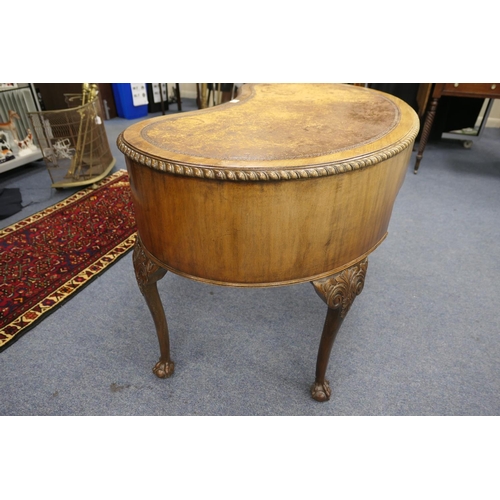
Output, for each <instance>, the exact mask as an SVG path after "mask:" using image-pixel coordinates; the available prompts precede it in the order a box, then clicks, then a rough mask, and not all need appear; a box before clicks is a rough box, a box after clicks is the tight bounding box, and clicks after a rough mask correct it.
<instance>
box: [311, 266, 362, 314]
mask: <svg viewBox="0 0 500 500" xmlns="http://www.w3.org/2000/svg"><path fill="white" fill-rule="evenodd" d="M367 269H368V259H364V260H362V261H361V262H359V263H357V264H355V265H354V266H351V267H348V268H347V269H344V270H343V271H342V272H340V273H338V274H334V275H333V276H329V277H327V278H323V279H321V280H317V281H313V282H312V284H313V286H314V289H315V290H316V292H317V293H318V294H319V296H320V297H321V298H322V299H323V300H324V301H325V302H326V304H327V305H328V307H329V308H330V309H340V317H341V318H345V316H346V315H347V313H348V312H349V309H350V308H351V305H352V303H353V302H354V299H355V298H356V296H357V295H359V294H360V293H361V292H362V290H363V286H364V284H365V276H366V270H367Z"/></svg>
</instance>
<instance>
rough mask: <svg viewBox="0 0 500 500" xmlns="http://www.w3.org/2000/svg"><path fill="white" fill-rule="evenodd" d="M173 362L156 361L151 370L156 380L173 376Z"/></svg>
mask: <svg viewBox="0 0 500 500" xmlns="http://www.w3.org/2000/svg"><path fill="white" fill-rule="evenodd" d="M174 367H175V365H174V362H173V361H161V360H160V361H158V363H156V365H155V366H154V368H153V373H154V374H155V375H156V376H157V377H158V378H168V377H170V376H171V375H173V374H174Z"/></svg>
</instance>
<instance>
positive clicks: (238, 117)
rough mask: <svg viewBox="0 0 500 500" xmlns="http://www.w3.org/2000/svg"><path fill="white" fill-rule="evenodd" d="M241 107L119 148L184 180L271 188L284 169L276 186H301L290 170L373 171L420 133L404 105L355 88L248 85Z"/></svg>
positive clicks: (130, 136)
mask: <svg viewBox="0 0 500 500" xmlns="http://www.w3.org/2000/svg"><path fill="white" fill-rule="evenodd" d="M292 94H293V99H291V95H292ZM235 101H237V102H229V103H226V104H223V105H221V106H217V107H214V108H208V109H202V110H199V111H195V112H191V113H189V114H181V115H169V116H161V117H157V118H153V119H150V120H147V122H139V123H137V124H135V125H132V126H131V127H129V128H128V129H127V130H126V131H125V132H124V133H123V134H122V136H120V138H119V148H120V150H121V151H122V152H123V153H124V154H125V155H126V156H129V157H130V158H131V159H133V160H134V161H137V162H139V163H142V164H144V165H146V166H149V167H151V168H154V169H157V170H163V171H168V172H170V173H173V174H177V175H186V176H195V177H205V178H220V179H227V180H257V179H258V180H264V178H263V177H265V176H267V175H270V174H273V173H274V172H273V171H275V170H277V169H279V172H277V173H276V175H275V176H274V177H273V178H275V177H276V176H277V177H279V178H282V179H283V178H286V177H289V178H294V176H293V175H292V176H290V175H288V174H286V175H283V169H284V170H287V169H292V168H294V169H297V168H299V169H300V168H301V167H302V168H307V169H311V167H313V168H314V167H316V166H321V168H327V169H328V167H335V168H330V169H329V170H328V171H325V172H323V171H319V172H316V173H314V174H313V175H314V176H316V175H320V176H323V175H332V174H335V173H341V172H343V171H346V170H352V169H355V168H363V167H364V166H368V165H373V164H374V163H378V162H379V161H383V160H385V159H386V158H387V157H390V156H393V155H394V154H397V153H399V152H400V151H401V150H402V149H405V148H406V147H407V146H408V144H409V143H410V142H412V141H413V139H414V137H415V135H416V131H417V129H416V128H414V130H410V133H408V132H409V130H408V121H411V119H410V120H408V117H407V116H406V115H405V116H404V117H403V116H402V114H401V109H400V106H399V100H398V99H397V98H395V97H393V96H389V95H387V94H383V93H377V92H374V91H369V90H368V89H364V88H360V87H354V86H351V85H342V84H336V85H330V84H304V85H300V86H297V85H294V84H279V85H270V84H261V85H245V86H243V88H242V92H241V94H240V95H239V96H238V98H237V99H235ZM312 109H314V112H311V110H312ZM344 160H349V165H341V164H339V162H340V163H341V162H342V161H344ZM161 162H166V163H163V164H162V163H161ZM356 162H358V164H356ZM359 162H360V163H359ZM191 167H193V168H196V169H198V170H196V171H193V170H192V169H191ZM215 168H218V169H220V170H219V171H216V172H213V171H211V170H210V169H215ZM200 169H201V170H200ZM206 169H208V170H206ZM227 169H230V170H229V171H228V170H227ZM257 169H258V170H259V171H260V172H259V174H261V175H260V176H259V175H258V176H257V177H255V179H253V178H251V177H252V173H253V172H255V171H257ZM262 174H263V175H262ZM299 176H301V177H303V175H301V174H299Z"/></svg>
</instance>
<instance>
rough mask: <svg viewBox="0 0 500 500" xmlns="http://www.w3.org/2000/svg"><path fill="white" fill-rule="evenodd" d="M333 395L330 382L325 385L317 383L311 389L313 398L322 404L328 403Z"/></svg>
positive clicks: (325, 382)
mask: <svg viewBox="0 0 500 500" xmlns="http://www.w3.org/2000/svg"><path fill="white" fill-rule="evenodd" d="M331 395H332V390H331V389H330V384H329V383H328V380H325V381H324V382H323V383H320V382H315V383H314V384H313V386H312V387H311V396H312V397H313V399H315V400H316V401H319V402H320V403H322V402H323V401H328V400H329V399H330V396H331Z"/></svg>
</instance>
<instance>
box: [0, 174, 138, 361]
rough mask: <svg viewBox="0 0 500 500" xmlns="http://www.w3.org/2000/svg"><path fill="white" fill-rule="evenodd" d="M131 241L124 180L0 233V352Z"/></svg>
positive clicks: (111, 180)
mask: <svg viewBox="0 0 500 500" xmlns="http://www.w3.org/2000/svg"><path fill="white" fill-rule="evenodd" d="M135 239H136V227H135V218H134V213H133V206H132V199H131V193H130V184H129V182H128V174H127V172H126V171H125V170H120V171H118V172H116V173H114V174H112V175H110V176H108V177H106V178H105V179H103V180H102V181H100V182H99V183H98V184H97V185H96V186H95V187H90V188H86V189H83V190H81V191H78V192H77V193H75V194H73V195H72V196H70V197H68V198H66V199H65V200H63V201H61V202H59V203H57V204H55V205H53V206H51V207H48V208H46V209H45V210H42V211H41V212H38V213H36V214H34V215H32V216H30V217H27V218H25V219H23V220H21V221H19V222H16V223H15V224H12V225H11V226H8V227H6V228H4V229H1V230H0V275H1V278H0V352H1V351H3V350H4V349H6V348H7V347H8V346H10V345H12V343H13V342H14V341H15V340H17V339H19V338H20V337H21V336H22V335H23V334H24V333H26V332H27V331H28V330H30V329H31V328H32V327H33V326H35V325H36V324H38V323H39V322H40V321H41V320H42V319H43V318H45V317H46V316H47V315H48V314H49V313H51V312H53V311H54V310H56V309H57V308H58V307H59V306H61V305H62V304H63V303H64V302H65V301H66V300H68V299H69V298H71V297H72V296H73V295H74V294H75V293H76V292H78V291H80V290H81V289H82V288H83V287H84V286H86V285H88V284H89V283H90V282H91V281H92V280H93V279H95V278H96V277H98V276H99V275H100V274H101V273H102V272H103V271H105V270H106V269H107V268H108V267H109V266H110V265H112V264H113V263H115V262H117V261H118V260H119V259H120V258H121V257H123V256H124V255H126V254H127V253H128V252H129V251H130V250H131V249H132V248H133V246H134V243H135Z"/></svg>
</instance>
